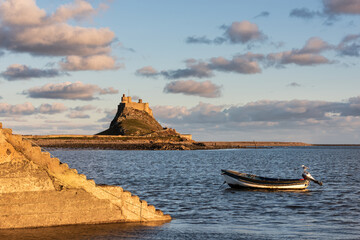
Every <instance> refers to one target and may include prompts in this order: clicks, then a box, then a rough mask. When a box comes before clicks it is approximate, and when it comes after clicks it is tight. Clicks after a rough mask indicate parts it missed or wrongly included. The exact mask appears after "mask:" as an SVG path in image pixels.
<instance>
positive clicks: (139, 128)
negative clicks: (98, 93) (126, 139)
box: [97, 107, 163, 136]
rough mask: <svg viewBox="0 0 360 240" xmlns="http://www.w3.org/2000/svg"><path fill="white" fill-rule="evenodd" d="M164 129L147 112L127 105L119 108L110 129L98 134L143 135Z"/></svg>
mask: <svg viewBox="0 0 360 240" xmlns="http://www.w3.org/2000/svg"><path fill="white" fill-rule="evenodd" d="M162 129H163V128H162V127H161V125H160V124H159V123H158V122H157V121H156V119H155V118H154V117H152V116H151V115H150V114H148V113H147V112H145V111H141V110H137V109H134V108H131V107H125V108H122V109H119V110H118V112H117V113H116V115H115V117H114V119H113V120H112V122H111V123H110V127H109V129H107V130H105V131H103V132H101V133H98V134H97V135H124V136H142V135H146V134H150V133H153V132H156V131H160V130H162Z"/></svg>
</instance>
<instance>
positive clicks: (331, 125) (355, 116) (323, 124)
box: [153, 96, 360, 143]
mask: <svg viewBox="0 0 360 240" xmlns="http://www.w3.org/2000/svg"><path fill="white" fill-rule="evenodd" d="M153 112H154V116H156V118H157V119H159V121H160V122H161V123H162V124H163V125H165V126H172V127H175V128H176V129H178V130H179V131H189V132H192V133H193V134H194V135H197V134H200V135H202V136H209V137H210V138H211V139H214V138H215V139H216V137H214V136H212V137H211V133H214V132H216V134H217V135H220V134H223V136H227V139H229V138H231V137H232V136H231V135H232V134H235V135H236V136H237V140H240V139H243V140H249V137H251V136H254V135H252V134H256V135H257V136H259V137H260V138H261V139H262V140H264V136H267V134H268V133H272V134H273V132H274V131H277V134H276V136H277V137H279V136H282V134H284V135H283V136H282V137H283V139H288V140H292V141H294V140H297V141H298V139H299V136H300V135H302V134H304V135H307V136H309V138H313V137H316V136H315V135H316V134H315V135H314V132H319V133H320V134H321V136H322V137H324V136H326V135H331V134H334V135H335V136H340V135H342V134H344V135H346V136H347V134H349V133H354V132H357V131H358V129H359V127H360V97H359V96H358V97H353V98H349V99H348V100H347V101H344V102H327V101H310V100H290V101H270V100H261V101H256V102H250V103H247V104H245V105H242V106H224V105H213V104H209V103H202V102H200V103H199V104H198V105H197V106H195V107H193V108H186V107H181V106H155V107H153ZM248 133H249V135H248ZM289 134H290V135H289ZM294 134H295V135H294ZM236 136H235V138H236ZM244 136H245V139H244V138H243V137H244ZM289 137H290V138H289ZM359 137H360V135H359V134H358V138H359ZM210 138H207V140H209V139H210ZM268 139H269V140H275V139H274V138H273V136H272V135H269V138H268ZM334 139H335V141H336V140H337V139H338V138H334ZM234 140H236V139H234ZM339 142H340V141H338V142H337V143H339Z"/></svg>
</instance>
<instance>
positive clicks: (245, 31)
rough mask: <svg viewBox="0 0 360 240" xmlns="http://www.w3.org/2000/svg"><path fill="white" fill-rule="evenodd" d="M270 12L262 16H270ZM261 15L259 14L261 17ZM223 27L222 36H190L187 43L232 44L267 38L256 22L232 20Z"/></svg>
mask: <svg viewBox="0 0 360 240" xmlns="http://www.w3.org/2000/svg"><path fill="white" fill-rule="evenodd" d="M268 15H269V13H268V12H263V13H262V16H263V17H265V16H268ZM259 16H260V15H258V17H259ZM221 29H222V30H224V33H223V35H222V36H219V37H216V38H215V39H209V38H208V37H206V36H201V37H196V36H190V37H188V38H187V39H186V43H190V44H194V43H195V44H223V43H225V42H228V43H230V44H247V43H253V42H259V41H260V42H261V41H263V40H265V39H267V36H266V35H265V34H263V33H262V32H261V31H260V29H259V27H258V26H257V25H256V24H255V23H251V22H249V21H241V22H232V23H231V25H229V26H227V25H223V26H221Z"/></svg>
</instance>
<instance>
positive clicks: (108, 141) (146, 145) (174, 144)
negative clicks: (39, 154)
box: [23, 135, 314, 150]
mask: <svg viewBox="0 0 360 240" xmlns="http://www.w3.org/2000/svg"><path fill="white" fill-rule="evenodd" d="M23 137H24V138H26V139H28V140H30V141H31V142H32V143H33V144H34V145H38V146H40V147H43V148H69V149H113V150H211V149H231V148H271V147H294V146H296V147H301V146H314V144H308V143H302V142H255V141H241V142H197V141H194V140H188V139H186V138H182V137H174V136H172V137H159V136H154V137H151V136H109V135H26V136H23Z"/></svg>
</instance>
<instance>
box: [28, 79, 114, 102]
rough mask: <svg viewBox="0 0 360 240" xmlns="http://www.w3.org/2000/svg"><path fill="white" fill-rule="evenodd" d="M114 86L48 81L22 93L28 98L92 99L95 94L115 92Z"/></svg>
mask: <svg viewBox="0 0 360 240" xmlns="http://www.w3.org/2000/svg"><path fill="white" fill-rule="evenodd" d="M118 92H119V91H118V90H115V89H114V88H112V87H110V88H100V87H99V86H97V85H93V84H84V83H82V82H75V83H71V82H64V83H59V84H54V83H49V84H46V85H44V86H42V87H34V88H30V89H29V90H27V91H24V92H23V94H24V95H27V96H28V97H30V98H47V99H67V100H94V99H95V94H100V95H105V94H117V93H118Z"/></svg>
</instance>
